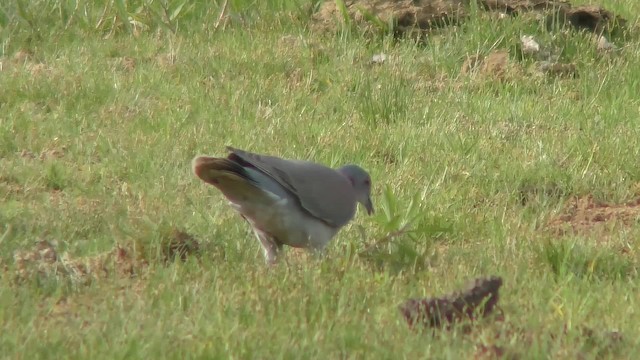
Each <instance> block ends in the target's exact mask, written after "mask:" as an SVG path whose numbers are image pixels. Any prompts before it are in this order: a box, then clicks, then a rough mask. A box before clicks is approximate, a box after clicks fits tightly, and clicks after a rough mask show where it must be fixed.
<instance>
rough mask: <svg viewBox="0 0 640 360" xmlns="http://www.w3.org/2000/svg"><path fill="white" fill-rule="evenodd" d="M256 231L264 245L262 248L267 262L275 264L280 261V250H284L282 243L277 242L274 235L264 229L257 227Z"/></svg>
mask: <svg viewBox="0 0 640 360" xmlns="http://www.w3.org/2000/svg"><path fill="white" fill-rule="evenodd" d="M255 233H256V237H257V238H258V240H259V241H260V244H261V245H262V250H263V251H264V257H265V260H266V262H267V264H269V265H273V264H275V263H276V262H277V261H278V256H279V255H280V252H281V251H282V244H279V243H277V242H276V241H275V240H274V239H273V237H271V236H270V235H269V234H267V233H265V232H263V231H260V230H257V229H256V230H255Z"/></svg>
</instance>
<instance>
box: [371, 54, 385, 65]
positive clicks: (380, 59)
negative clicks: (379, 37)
mask: <svg viewBox="0 0 640 360" xmlns="http://www.w3.org/2000/svg"><path fill="white" fill-rule="evenodd" d="M385 61H387V55H386V54H383V53H380V54H375V55H373V57H372V58H371V63H372V64H383V63H384V62H385Z"/></svg>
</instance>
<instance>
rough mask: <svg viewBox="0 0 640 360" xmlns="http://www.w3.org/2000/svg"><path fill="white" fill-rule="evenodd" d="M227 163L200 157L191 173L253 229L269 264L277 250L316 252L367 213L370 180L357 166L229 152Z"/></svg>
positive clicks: (196, 159)
mask: <svg viewBox="0 0 640 360" xmlns="http://www.w3.org/2000/svg"><path fill="white" fill-rule="evenodd" d="M227 150H228V151H229V155H228V156H227V157H226V158H215V157H207V156H199V157H196V158H194V159H193V171H194V173H195V175H196V176H197V177H198V178H200V179H201V180H203V181H205V182H206V183H209V184H211V185H213V186H215V187H216V188H218V189H219V190H220V191H221V192H222V193H223V194H224V195H225V197H227V199H228V200H229V202H230V204H231V206H232V207H233V208H235V209H236V210H237V211H238V212H239V213H240V214H241V215H242V216H243V217H244V218H245V219H246V220H247V221H248V222H249V223H250V224H251V225H252V227H253V229H254V232H255V233H256V236H257V237H258V239H259V240H260V242H261V243H262V247H263V249H264V252H265V257H266V259H267V261H268V262H270V263H273V262H275V261H276V259H277V256H278V253H279V252H280V250H281V249H282V245H289V246H293V247H302V248H308V249H311V250H315V251H321V250H323V249H324V247H325V246H326V244H327V243H328V242H329V241H330V240H331V239H332V238H333V236H335V234H336V233H337V232H338V231H339V230H340V228H342V227H343V226H344V225H346V224H347V223H349V221H351V219H352V218H353V216H354V215H355V211H356V205H357V203H358V202H359V203H361V204H363V205H364V206H365V207H366V209H367V212H368V213H369V214H371V213H373V205H372V203H371V198H370V192H371V180H370V177H369V174H368V173H367V172H366V171H365V170H363V169H362V168H360V167H358V166H356V165H346V166H343V167H341V168H339V169H332V168H329V167H326V166H323V165H320V164H316V163H313V162H309V161H300V160H287V159H281V158H278V157H275V156H268V155H259V154H254V153H250V152H247V151H244V150H239V149H234V148H231V147H228V148H227Z"/></svg>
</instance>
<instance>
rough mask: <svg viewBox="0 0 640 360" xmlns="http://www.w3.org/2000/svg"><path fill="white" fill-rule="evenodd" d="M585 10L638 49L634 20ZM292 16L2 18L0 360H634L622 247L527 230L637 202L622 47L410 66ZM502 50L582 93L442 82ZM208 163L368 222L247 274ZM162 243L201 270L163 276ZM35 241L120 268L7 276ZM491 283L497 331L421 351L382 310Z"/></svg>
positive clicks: (287, 10) (250, 6) (618, 239)
mask: <svg viewBox="0 0 640 360" xmlns="http://www.w3.org/2000/svg"><path fill="white" fill-rule="evenodd" d="M602 5H604V6H605V7H607V6H612V9H613V10H615V11H617V12H619V13H620V14H621V15H622V16H624V17H626V18H627V19H630V20H631V22H632V23H635V19H636V17H635V14H637V13H638V11H640V6H639V5H638V4H637V3H636V2H634V1H631V0H628V1H617V2H615V3H614V2H613V1H604V0H603V3H602ZM306 6H307V4H306V2H303V1H299V2H294V1H264V2H244V1H240V0H236V1H229V2H228V7H227V10H226V13H227V15H228V20H227V21H226V22H224V23H222V24H220V26H218V27H216V26H215V24H216V20H217V19H218V17H219V15H220V11H221V7H222V1H220V2H217V3H214V4H213V5H202V4H201V3H200V2H191V1H173V0H168V1H148V2H142V1H140V2H124V1H118V0H114V1H97V2H88V1H81V0H78V1H55V2H48V1H31V2H26V1H23V0H15V1H11V2H9V3H8V4H3V5H0V11H1V13H0V39H1V40H2V48H1V49H0V51H1V53H0V55H2V57H1V58H0V61H1V62H2V71H1V72H0V89H1V90H0V109H1V110H2V111H1V115H0V169H1V170H0V269H3V270H2V271H1V272H0V274H1V275H0V331H1V332H2V334H3V335H2V337H0V349H2V351H0V353H1V354H2V356H3V357H6V358H62V357H64V358H94V357H95V358H119V357H121V358H177V357H180V358H228V357H233V358H364V357H369V358H455V359H458V358H470V357H471V356H473V354H474V352H476V351H477V348H478V346H479V344H481V345H486V346H490V345H496V346H500V347H501V348H504V349H506V350H507V351H508V352H516V353H519V354H520V355H521V356H523V357H524V358H546V357H551V358H575V357H576V356H578V355H581V356H585V357H586V358H617V359H619V358H633V354H635V353H637V351H638V350H639V348H640V342H639V341H638V339H639V338H640V336H639V335H640V331H639V330H638V327H637V326H636V324H637V323H638V322H639V321H640V315H639V314H638V312H637V311H636V308H637V307H638V298H639V295H640V289H639V287H638V278H637V275H636V272H637V266H638V263H639V258H638V253H637V251H636V250H635V249H637V248H638V246H639V245H640V243H639V242H638V239H639V236H638V235H640V228H639V227H638V226H637V225H631V226H626V227H624V228H623V229H617V228H616V229H612V230H610V231H611V233H609V234H608V236H606V237H605V236H602V234H601V233H598V235H597V236H596V235H590V234H589V233H584V234H578V235H575V236H569V237H561V236H559V235H553V234H550V233H549V232H547V231H545V224H546V223H547V222H548V221H549V219H551V218H552V217H554V216H556V215H557V214H559V213H560V212H561V211H562V209H563V206H564V204H565V202H566V201H567V200H568V199H570V198H571V197H574V196H584V195H587V194H593V195H594V196H595V197H596V198H598V199H601V200H606V201H611V202H623V201H627V200H631V199H634V198H635V197H636V196H637V193H638V189H639V188H638V184H640V172H639V171H638V166H637V159H638V154H639V153H640V140H638V139H640V133H639V130H638V129H639V127H638V126H637V118H638V109H639V107H638V106H639V103H638V100H637V94H638V92H639V91H640V88H639V86H640V83H639V81H638V79H640V72H639V71H640V70H639V69H640V56H639V55H640V54H639V48H638V45H639V44H640V43H639V41H638V39H637V37H635V36H634V34H633V33H632V34H630V35H629V36H627V37H626V38H624V39H623V38H614V39H612V41H614V42H615V43H619V44H620V45H622V44H624V45H626V47H625V48H624V50H623V51H621V52H620V53H618V54H612V55H601V54H599V53H597V52H596V51H595V50H594V46H593V45H592V42H591V41H592V40H591V38H590V37H589V36H588V35H586V34H581V33H577V32H574V31H571V32H568V33H566V34H564V33H563V34H559V35H557V36H555V37H554V36H552V34H549V33H547V32H546V31H545V30H544V28H543V27H542V26H541V25H540V24H538V23H537V22H535V21H534V22H526V21H522V20H519V19H518V18H513V19H506V20H503V21H494V20H489V19H487V18H486V17H484V16H480V15H478V16H474V17H472V18H471V19H470V20H469V21H467V22H465V23H463V24H462V25H460V26H459V27H456V28H451V29H448V30H444V31H440V32H439V33H438V35H436V36H432V37H429V38H427V39H426V41H425V42H424V43H416V42H415V41H413V40H411V39H392V38H390V37H385V36H375V37H371V36H367V35H363V34H359V33H358V32H357V31H355V30H349V29H343V30H342V31H341V32H339V33H337V34H335V35H331V34H329V35H317V34H314V33H312V32H311V30H310V29H309V24H310V20H309V10H308V8H307V7H306ZM312 7H313V6H312ZM103 14H104V15H103ZM123 19H129V21H126V20H123ZM131 20H135V21H131ZM522 33H527V34H534V35H535V36H536V37H537V38H538V39H539V40H540V41H541V42H543V43H551V44H553V45H554V46H558V47H561V48H563V49H564V50H563V53H562V57H563V58H564V59H565V60H566V61H570V62H574V63H575V64H576V66H577V69H578V74H579V76H578V77H577V78H554V77H535V76H524V75H520V76H515V77H512V78H507V79H505V80H503V81H500V80H498V79H484V78H481V77H473V76H466V75H461V74H460V67H461V66H462V63H463V62H464V60H465V58H466V56H467V55H472V54H476V53H480V54H487V53H489V52H490V51H491V48H492V47H494V48H501V49H506V50H509V51H513V49H514V48H515V45H516V44H517V39H518V38H519V36H520V34H522ZM381 52H383V53H385V54H387V55H388V59H389V60H387V62H386V63H385V64H382V65H376V66H372V65H370V64H369V59H370V58H371V56H372V55H373V54H377V53H381ZM511 58H512V59H516V58H517V56H515V54H513V53H511ZM514 61H516V60H514ZM525 65H527V64H526V61H525ZM225 145H233V146H234V147H239V148H246V149H248V150H251V151H255V152H264V153H271V154H277V155H280V156H283V157H288V158H302V159H313V160H314V161H317V162H321V163H325V164H328V165H332V166H338V165H341V164H343V163H349V162H354V163H358V164H361V165H362V166H363V167H365V168H366V169H368V170H369V171H370V173H371V174H372V177H373V180H374V203H375V205H377V208H378V212H377V213H376V215H375V216H373V217H367V216H366V215H364V214H363V212H360V213H359V214H358V216H357V218H356V219H355V220H354V222H353V223H352V225H351V226H348V227H346V228H345V229H343V230H342V231H341V232H340V233H339V235H338V236H337V237H336V239H334V241H333V243H332V244H331V245H330V247H329V250H328V256H327V257H326V258H325V259H323V260H322V261H318V260H316V259H312V258H306V257H304V256H298V254H297V253H296V252H295V251H288V252H287V262H286V263H284V262H283V263H281V264H279V265H278V266H276V267H274V268H267V267H265V265H264V263H263V259H262V254H261V253H260V251H259V247H258V244H257V242H256V241H255V238H254V237H253V235H252V234H250V232H249V230H248V228H247V225H246V223H245V222H244V221H242V220H241V219H240V218H239V217H238V216H237V215H236V214H234V213H233V212H232V210H231V209H230V208H229V207H228V206H227V204H226V202H225V201H224V200H223V198H222V196H221V195H220V194H219V193H218V192H216V191H215V189H213V188H212V187H208V186H205V184H203V183H201V182H199V181H198V180H197V179H196V178H195V177H194V176H193V175H192V174H191V172H190V160H191V159H192V158H193V157H194V156H195V155H197V154H211V155H215V154H218V155H221V154H223V151H224V146H225ZM406 223H411V224H412V225H411V228H410V229H412V230H413V231H412V232H410V233H407V234H401V235H399V236H397V237H395V238H393V239H391V240H390V241H389V243H388V244H386V245H384V246H382V248H381V249H378V250H377V252H374V253H367V254H368V256H364V255H359V254H362V253H363V250H365V249H367V248H368V247H369V246H370V244H372V243H374V242H375V239H380V238H382V237H384V236H385V235H386V234H387V233H390V232H394V231H397V230H399V229H401V228H402V227H403V226H404V225H405V224H406ZM171 228H177V229H181V230H183V231H185V232H187V233H189V234H191V235H192V236H194V237H195V238H196V239H198V240H199V244H200V248H199V249H198V251H195V252H194V253H193V254H190V255H188V256H186V260H184V261H181V260H177V259H174V258H170V257H169V258H168V257H167V256H166V254H165V252H166V251H167V250H166V249H167V242H170V241H171V238H172V236H171V235H168V234H169V230H168V229H171ZM363 229H364V232H363V231H362V230H363ZM363 234H364V235H363ZM38 240H48V241H52V242H56V244H57V245H56V249H57V252H58V256H62V255H63V254H66V256H69V257H71V258H73V259H81V261H86V263H87V264H89V263H90V261H89V260H82V259H91V258H92V257H95V256H99V255H100V254H105V253H107V252H109V251H111V249H113V248H114V246H116V244H120V245H121V246H123V248H126V249H127V251H128V254H129V256H130V258H127V259H129V260H126V261H125V260H122V259H120V258H118V257H116V258H115V260H113V261H112V262H108V263H105V264H106V265H105V266H106V270H105V274H106V275H104V276H96V277H95V278H92V280H91V281H87V282H79V281H75V280H74V278H73V276H71V275H69V274H71V272H70V271H69V270H68V269H72V268H71V267H67V268H66V269H67V270H64V269H62V270H60V269H58V270H59V271H57V272H52V271H44V270H42V269H40V271H38V270H37V269H36V270H33V271H31V272H29V273H27V275H26V276H23V277H19V276H17V275H16V271H17V270H19V265H18V263H17V261H16V260H15V259H14V255H15V254H17V253H19V252H20V251H25V250H28V249H31V248H32V247H33V244H34V243H35V242H36V241H38ZM621 249H627V250H629V249H630V250H629V251H624V252H623V251H621ZM127 261H130V262H131V264H132V266H134V267H135V270H136V271H135V272H133V274H132V273H129V272H126V273H127V276H123V275H122V274H119V273H118V271H116V270H117V269H116V268H117V267H118V266H121V265H122V263H123V262H127ZM127 263H128V262H127ZM142 264H144V265H142ZM87 266H89V265H87ZM47 269H48V268H47ZM114 269H116V270H114ZM489 274H496V275H500V276H502V277H503V278H504V282H505V285H504V287H503V290H502V294H501V296H502V298H501V302H500V303H501V306H502V309H503V312H504V314H505V321H504V322H501V323H491V322H489V323H486V324H483V325H481V326H478V327H477V329H475V330H474V332H473V333H472V334H465V333H464V331H463V330H462V329H454V330H452V331H450V332H443V333H440V334H436V335H430V334H426V333H414V332H411V331H410V330H409V329H407V326H406V324H405V323H404V322H403V319H402V318H401V316H400V314H399V312H398V310H397V305H398V304H400V303H401V302H403V301H404V300H405V299H406V298H409V297H423V296H434V295H440V294H443V293H446V292H449V291H452V290H454V289H456V288H458V287H459V286H461V285H462V284H464V283H465V282H466V281H467V280H469V279H471V278H474V277H477V276H484V275H489ZM513 327H516V328H518V329H519V330H518V331H510V330H509V329H510V328H513ZM585 328H590V329H595V330H594V331H595V332H596V333H597V334H600V335H593V336H591V335H588V334H585V330H584V329H585ZM613 329H617V330H618V331H620V333H621V334H623V341H622V342H621V343H620V344H618V345H615V346H614V345H612V344H610V342H608V341H607V340H606V334H605V333H606V332H607V331H610V330H613ZM496 333H498V334H502V335H501V336H499V337H496V335H495V334H496ZM603 334H605V335H603ZM523 339H529V340H523Z"/></svg>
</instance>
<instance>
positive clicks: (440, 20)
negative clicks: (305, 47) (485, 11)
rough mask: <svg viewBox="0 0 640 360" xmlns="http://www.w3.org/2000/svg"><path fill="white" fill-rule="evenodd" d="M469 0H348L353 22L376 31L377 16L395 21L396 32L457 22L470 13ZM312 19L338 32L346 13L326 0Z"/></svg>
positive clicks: (332, 2) (323, 27)
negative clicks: (375, 18)
mask: <svg viewBox="0 0 640 360" xmlns="http://www.w3.org/2000/svg"><path fill="white" fill-rule="evenodd" d="M465 3H466V1H463V0H403V1H388V0H357V1H347V2H346V7H347V12H348V14H349V18H350V19H352V20H351V21H353V22H354V23H355V24H357V25H359V26H363V27H366V28H369V29H374V30H375V28H376V27H377V25H375V24H373V23H372V22H371V16H374V17H377V18H378V19H379V20H381V21H382V23H384V24H389V22H390V21H391V20H393V21H394V22H395V23H396V26H395V31H396V32H397V33H404V32H410V31H412V30H414V29H421V30H429V29H432V28H437V27H441V26H445V25H448V24H452V23H456V22H458V21H459V20H461V19H463V18H465V17H466V16H467V9H466V5H465ZM370 15H371V16H370ZM312 20H313V22H314V26H315V27H316V28H317V29H321V30H333V31H335V30H338V29H340V27H341V26H342V25H341V24H342V21H343V14H341V12H340V10H339V9H338V7H337V5H336V2H335V1H325V2H324V3H323V4H322V6H321V7H320V8H319V10H318V11H317V12H316V13H315V14H314V15H313V17H312Z"/></svg>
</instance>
